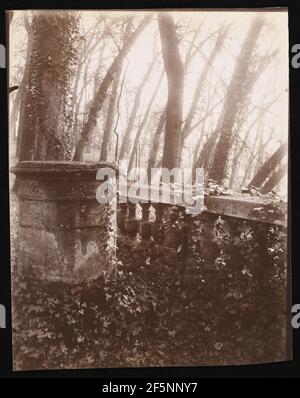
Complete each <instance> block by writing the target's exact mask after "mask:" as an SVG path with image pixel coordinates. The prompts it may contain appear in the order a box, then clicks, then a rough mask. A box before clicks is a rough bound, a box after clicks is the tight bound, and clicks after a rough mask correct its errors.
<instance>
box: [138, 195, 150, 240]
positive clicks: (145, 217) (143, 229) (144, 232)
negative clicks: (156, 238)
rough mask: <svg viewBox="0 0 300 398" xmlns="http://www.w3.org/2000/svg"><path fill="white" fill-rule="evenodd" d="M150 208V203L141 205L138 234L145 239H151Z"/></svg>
mask: <svg viewBox="0 0 300 398" xmlns="http://www.w3.org/2000/svg"><path fill="white" fill-rule="evenodd" d="M150 206H151V203H141V207H142V221H141V224H140V233H141V236H142V237H143V238H145V239H149V238H150V237H151V226H152V222H151V221H150Z"/></svg>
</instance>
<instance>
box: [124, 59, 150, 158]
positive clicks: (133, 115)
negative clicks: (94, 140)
mask: <svg viewBox="0 0 300 398" xmlns="http://www.w3.org/2000/svg"><path fill="white" fill-rule="evenodd" d="M155 62H156V59H155V58H154V59H153V61H152V62H151V64H150V65H149V67H148V69H147V71H146V73H145V76H144V77H143V80H142V82H141V84H140V86H139V87H138V89H137V92H136V95H135V98H134V103H133V107H132V110H131V113H130V117H129V121H128V125H127V128H126V131H125V133H124V137H123V140H122V144H121V149H120V154H119V159H124V158H125V157H126V155H127V153H128V150H129V141H130V135H131V134H132V131H133V128H134V123H135V121H136V116H137V113H138V109H139V106H140V102H141V95H142V92H143V89H144V86H145V84H146V83H147V81H148V79H149V76H150V74H151V72H152V70H153V67H154V65H155Z"/></svg>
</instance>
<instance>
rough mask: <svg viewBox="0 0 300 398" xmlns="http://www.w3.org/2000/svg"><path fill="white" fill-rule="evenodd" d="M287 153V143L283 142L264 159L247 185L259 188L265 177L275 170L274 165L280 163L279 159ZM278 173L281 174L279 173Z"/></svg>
mask: <svg viewBox="0 0 300 398" xmlns="http://www.w3.org/2000/svg"><path fill="white" fill-rule="evenodd" d="M286 153H287V143H286V142H283V143H282V144H281V145H280V146H279V148H278V149H277V150H276V151H275V152H274V153H273V154H272V155H271V156H270V157H269V158H268V159H267V160H266V161H265V163H264V164H263V165H262V167H261V168H260V169H259V170H258V172H257V173H256V174H255V176H254V177H253V178H252V180H251V182H250V183H249V186H254V187H256V188H261V187H262V185H263V183H264V182H265V181H266V179H267V178H268V177H269V176H270V175H271V174H272V173H274V172H275V170H276V167H277V166H278V165H279V164H280V162H281V160H282V159H283V158H284V156H285V155H286ZM279 175H281V174H280V173H279Z"/></svg>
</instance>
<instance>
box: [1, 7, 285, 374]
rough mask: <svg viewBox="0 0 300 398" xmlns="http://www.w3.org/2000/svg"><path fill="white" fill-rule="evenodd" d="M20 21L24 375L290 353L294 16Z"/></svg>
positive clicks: (15, 78) (57, 16) (19, 323)
mask: <svg viewBox="0 0 300 398" xmlns="http://www.w3.org/2000/svg"><path fill="white" fill-rule="evenodd" d="M7 25H8V28H9V89H8V96H9V166H10V230H11V274H12V287H11V289H12V290H11V292H12V313H13V316H12V329H13V364H14V370H15V371H24V370H41V369H85V368H117V367H166V366H211V365H218V366H221V365H248V364H257V363H269V362H279V361H286V360H289V359H291V348H290V345H291V342H290V340H291V336H290V333H291V332H290V309H289V299H288V297H289V294H290V283H289V278H290V274H289V259H288V135H289V124H288V119H289V109H288V95H289V92H288V90H289V85H288V13H287V10H286V9H281V8H274V9H273V8H269V9H256V10H251V11H250V10H241V9H239V10H235V9H226V10H217V9H216V10H209V11H208V10H201V9H197V10H175V9H174V10H168V11H162V10H151V11H144V10H136V11H132V10H130V11H129V10H105V11H104V10H80V11H78V10H77V11H76V10H74V11H73V10H47V11H45V10H22V11H9V12H7Z"/></svg>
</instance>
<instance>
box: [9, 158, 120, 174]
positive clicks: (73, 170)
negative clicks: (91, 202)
mask: <svg viewBox="0 0 300 398" xmlns="http://www.w3.org/2000/svg"><path fill="white" fill-rule="evenodd" d="M101 168H110V169H112V170H114V171H115V173H116V175H117V174H118V167H117V165H116V164H115V163H109V162H75V161H74V162H73V161H51V160H46V161H41V160H35V161H34V160H33V161H27V160H26V161H21V162H19V163H18V164H17V165H16V166H14V167H12V168H11V170H10V171H11V172H12V173H13V174H15V175H16V176H18V177H22V176H24V177H26V176H29V177H30V176H34V178H43V177H50V178H51V177H52V178H53V177H54V178H68V177H70V176H72V178H79V179H80V178H84V179H86V178H91V179H95V177H96V173H97V171H98V170H99V169H101Z"/></svg>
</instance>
